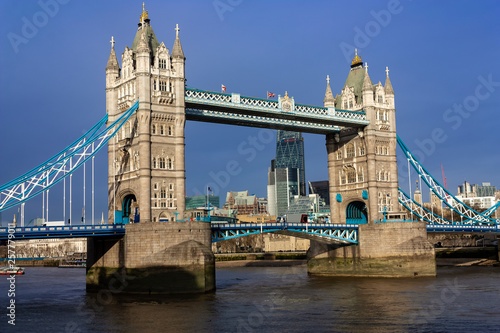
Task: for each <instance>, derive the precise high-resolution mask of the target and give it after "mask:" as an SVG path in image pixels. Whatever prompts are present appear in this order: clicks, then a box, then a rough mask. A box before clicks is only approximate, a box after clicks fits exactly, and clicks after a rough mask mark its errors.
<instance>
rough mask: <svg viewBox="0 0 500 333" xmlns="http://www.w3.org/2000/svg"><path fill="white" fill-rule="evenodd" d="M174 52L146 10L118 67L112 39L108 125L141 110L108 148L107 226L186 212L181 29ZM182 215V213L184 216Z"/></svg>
mask: <svg viewBox="0 0 500 333" xmlns="http://www.w3.org/2000/svg"><path fill="white" fill-rule="evenodd" d="M175 30H176V37H175V42H174V46H173V48H172V53H171V54H170V53H169V50H168V49H167V48H166V47H165V44H164V43H163V42H162V43H159V42H158V40H157V38H156V35H155V33H154V31H153V28H152V27H151V24H150V19H149V17H148V12H147V11H145V10H144V8H143V12H142V14H141V15H140V22H139V25H138V28H137V32H136V35H135V38H134V41H133V43H132V47H131V48H129V47H128V46H127V47H125V50H124V52H123V53H122V67H121V68H120V66H119V64H118V61H117V57H116V53H115V49H114V39H113V38H112V39H111V53H110V55H109V60H108V64H107V66H106V111H107V112H108V115H109V120H108V122H110V123H111V122H113V121H114V120H115V119H116V118H118V117H119V116H120V115H122V114H123V112H125V111H126V110H127V109H129V108H130V107H131V106H132V105H133V104H134V103H135V102H136V101H137V100H139V108H138V110H137V112H136V113H135V114H134V115H133V116H132V117H131V118H130V120H129V121H128V122H127V123H126V124H125V125H124V126H123V127H122V129H121V130H120V132H119V133H118V134H117V135H116V136H115V138H114V140H111V141H110V143H109V145H108V189H109V191H108V193H109V196H108V198H109V202H108V203H109V204H108V207H109V222H110V223H113V222H116V223H127V222H128V221H129V219H134V218H136V219H137V217H136V213H137V214H139V216H140V222H150V221H152V222H158V221H160V220H162V221H167V220H168V221H172V220H173V219H174V213H176V212H178V213H181V214H182V213H183V211H184V206H185V205H184V193H185V166H184V125H185V120H186V118H185V110H184V90H185V72H184V65H185V59H186V58H185V57H184V53H183V51H182V46H181V42H180V39H179V28H178V26H177V27H176V29H175ZM181 216H182V215H181Z"/></svg>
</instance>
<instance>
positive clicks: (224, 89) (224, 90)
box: [220, 84, 226, 92]
mask: <svg viewBox="0 0 500 333" xmlns="http://www.w3.org/2000/svg"><path fill="white" fill-rule="evenodd" d="M220 90H221V91H222V92H226V86H225V85H223V84H221V85H220Z"/></svg>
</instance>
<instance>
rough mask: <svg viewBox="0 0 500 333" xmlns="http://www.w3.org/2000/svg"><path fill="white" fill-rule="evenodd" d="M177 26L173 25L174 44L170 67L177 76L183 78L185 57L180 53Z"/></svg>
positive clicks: (180, 46)
mask: <svg viewBox="0 0 500 333" xmlns="http://www.w3.org/2000/svg"><path fill="white" fill-rule="evenodd" d="M180 30H181V29H179V25H178V24H176V25H175V42H174V47H173V48H172V66H173V67H174V70H175V72H176V73H177V75H178V76H184V65H185V62H186V57H185V56H184V51H182V45H181V40H180V39H179V31H180Z"/></svg>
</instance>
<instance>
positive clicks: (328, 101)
mask: <svg viewBox="0 0 500 333" xmlns="http://www.w3.org/2000/svg"><path fill="white" fill-rule="evenodd" d="M323 104H324V106H325V107H335V99H334V98H333V93H332V88H331V87H330V75H327V76H326V92H325V99H324V100H323Z"/></svg>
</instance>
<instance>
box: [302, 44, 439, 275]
mask: <svg viewBox="0 0 500 333" xmlns="http://www.w3.org/2000/svg"><path fill="white" fill-rule="evenodd" d="M324 104H325V107H335V109H337V110H338V109H341V110H348V111H354V112H365V113H366V118H367V119H368V120H369V121H370V124H369V125H368V126H366V127H365V128H364V129H362V130H358V129H354V128H346V129H343V130H342V131H341V132H340V133H337V134H331V135H328V136H327V137H326V149H327V153H328V172H329V180H330V212H331V213H330V214H331V219H332V222H334V223H351V224H359V229H358V242H359V245H356V246H349V247H343V248H338V246H332V245H326V244H321V243H318V242H313V241H311V247H310V249H309V251H308V263H307V266H308V272H309V273H311V274H323V275H341V276H387V277H403V276H404V277H415V276H434V275H436V262H435V254H434V248H433V247H432V245H431V244H430V243H429V242H428V241H427V230H426V226H425V223H424V222H407V221H401V220H399V221H398V219H394V220H392V221H391V222H390V223H376V221H377V220H383V219H384V215H386V214H390V215H392V216H398V217H400V218H401V217H403V216H402V215H403V213H401V212H400V211H399V203H398V170H397V161H396V144H397V140H396V139H397V138H396V109H395V105H394V91H393V89H392V85H391V81H390V80H389V70H388V69H386V80H385V85H384V86H382V84H381V83H380V82H379V83H377V84H375V85H374V84H373V83H372V81H371V79H370V77H369V75H368V65H365V67H364V68H363V62H362V61H361V58H360V57H359V56H358V55H357V52H356V56H355V57H354V59H353V60H352V65H351V70H350V71H349V75H348V76H347V80H346V82H345V85H344V88H343V89H342V92H341V94H340V95H337V96H336V97H335V98H334V97H333V94H332V90H331V88H330V84H329V82H328V84H327V88H326V95H325V100H324Z"/></svg>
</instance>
